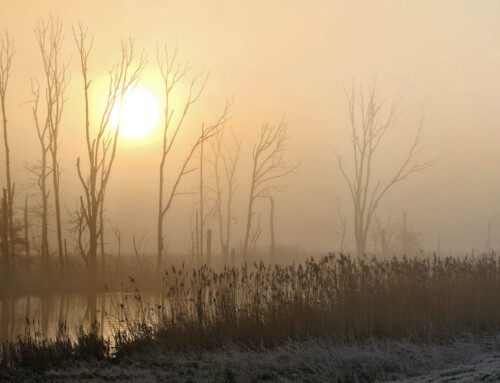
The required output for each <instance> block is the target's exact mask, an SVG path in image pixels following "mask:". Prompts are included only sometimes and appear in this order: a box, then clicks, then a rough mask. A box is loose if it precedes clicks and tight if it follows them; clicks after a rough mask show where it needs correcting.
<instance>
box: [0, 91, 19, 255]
mask: <svg viewBox="0 0 500 383" xmlns="http://www.w3.org/2000/svg"><path fill="white" fill-rule="evenodd" d="M1 103H2V116H3V139H4V146H5V173H6V176H7V201H6V202H7V218H8V222H7V223H6V224H7V227H8V230H9V236H10V258H11V259H14V258H15V251H16V246H15V233H14V202H13V198H14V196H13V194H14V193H13V191H14V189H13V186H12V183H11V179H10V148H9V141H8V137H7V115H6V112H5V95H3V96H2V99H1Z"/></svg>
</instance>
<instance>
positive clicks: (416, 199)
mask: <svg viewBox="0 0 500 383" xmlns="http://www.w3.org/2000/svg"><path fill="white" fill-rule="evenodd" d="M49 12H52V13H53V14H54V15H58V16H60V17H61V19H62V21H63V24H64V28H65V31H66V34H67V35H66V40H65V43H64V49H63V52H62V59H63V60H65V61H67V60H70V59H71V63H70V74H71V83H70V85H69V88H68V91H67V97H68V104H67V108H66V110H65V114H64V115H63V122H62V128H61V129H62V132H61V141H62V143H61V149H60V155H61V163H62V166H63V168H64V169H65V170H64V173H63V174H62V176H61V192H62V194H63V199H62V202H63V205H64V207H65V209H64V211H65V212H66V211H68V210H72V209H74V207H75V206H76V200H77V197H78V195H79V193H80V191H81V190H80V188H81V186H80V184H79V183H78V179H77V174H76V167H75V163H76V158H77V156H82V157H83V156H85V146H84V124H83V120H82V111H83V107H84V104H83V91H82V78H81V73H80V72H79V62H78V57H77V54H76V47H75V43H74V41H73V37H72V34H71V26H73V25H76V23H77V22H78V21H79V20H82V21H83V22H84V24H86V25H87V26H88V27H89V33H91V34H93V35H94V37H95V42H94V50H93V52H92V55H91V57H90V61H89V71H90V74H91V76H92V78H93V79H94V80H95V83H94V85H93V87H94V89H93V90H92V91H93V97H94V102H95V104H94V105H96V106H98V105H99V103H98V101H99V97H100V96H101V97H102V92H101V93H100V92H99V89H102V88H103V85H104V84H105V78H106V77H105V76H106V73H107V70H108V69H109V68H110V67H111V65H112V64H113V62H114V61H116V60H117V59H118V58H119V54H120V50H119V49H120V45H119V44H120V39H121V38H124V37H125V38H126V37H128V36H131V37H132V38H134V40H135V44H136V47H137V48H138V49H144V50H145V52H146V53H147V54H148V57H149V65H148V67H147V69H146V71H145V73H144V78H143V79H142V80H141V82H140V84H139V87H141V88H143V89H146V90H148V91H150V92H152V93H153V94H155V96H156V97H158V100H159V102H160V104H161V102H162V99H163V98H162V97H163V96H162V93H161V91H162V84H161V77H160V74H159V71H158V69H157V66H156V47H157V45H158V44H159V45H163V44H164V43H168V44H169V45H170V46H175V44H177V45H178V47H179V49H180V55H181V57H182V58H184V59H186V60H189V62H190V64H191V65H192V66H193V68H194V70H195V71H199V70H202V69H204V68H207V69H209V70H211V76H210V80H209V83H208V85H207V89H206V92H205V94H204V96H203V99H202V101H201V102H200V104H199V105H197V107H196V109H194V112H193V115H192V116H191V117H190V119H189V121H188V122H189V128H188V129H190V130H191V131H192V132H195V133H187V134H186V135H185V136H184V137H183V138H181V140H180V141H179V144H180V145H179V146H180V149H179V152H178V153H176V154H175V156H181V155H182V151H183V149H184V150H186V148H187V144H188V143H189V142H190V141H189V139H190V137H191V138H192V137H194V135H195V134H196V132H197V131H198V129H199V126H200V123H201V122H202V121H212V120H213V119H214V118H215V117H216V116H217V114H218V113H220V111H221V110H222V108H223V106H224V103H225V101H226V99H227V98H231V97H232V96H233V95H234V104H233V108H232V111H231V115H232V119H231V122H230V124H229V125H230V126H231V127H232V128H233V129H234V131H235V134H236V135H237V136H238V137H239V138H240V139H241V140H242V142H243V152H242V157H241V167H240V168H239V171H238V175H237V177H238V181H239V188H238V191H237V197H236V206H235V209H236V210H237V213H236V214H237V222H236V226H235V236H234V238H235V240H237V239H241V238H242V236H243V230H244V223H245V222H244V218H245V215H244V211H245V209H246V203H247V198H248V190H247V189H248V182H249V179H250V168H249V164H250V156H251V149H252V146H253V143H254V141H255V139H256V135H257V134H258V131H259V129H260V126H261V124H262V123H265V122H269V123H278V122H279V120H280V118H281V116H282V115H283V113H286V118H287V121H288V125H289V133H290V134H291V135H292V137H291V139H290V142H289V151H288V156H289V158H290V159H291V160H292V161H300V163H301V166H300V168H299V170H298V172H297V174H295V175H292V176H290V177H289V178H288V180H287V184H288V185H289V186H288V188H286V189H285V190H284V191H283V192H281V193H280V194H279V195H276V236H277V242H278V243H280V244H294V245H300V246H302V247H304V248H307V249H311V250H320V251H326V250H334V249H336V248H337V246H338V245H337V237H336V235H335V231H336V224H337V217H336V208H335V204H336V198H337V196H338V197H339V198H340V201H341V204H342V208H343V209H344V210H345V212H346V214H347V219H348V224H352V220H350V217H349V213H350V208H349V207H350V205H349V204H350V201H349V199H348V194H347V187H346V185H345V183H344V180H343V179H342V178H341V175H340V172H339V170H338V166H337V163H336V160H335V150H337V151H338V152H339V153H340V154H342V155H344V157H345V160H346V161H348V160H349V159H350V157H349V155H350V151H349V150H350V143H349V125H348V120H347V114H346V100H345V94H344V86H350V83H351V81H352V79H353V78H355V79H356V80H357V81H359V82H360V83H362V84H368V83H369V82H370V81H372V80H373V78H375V77H376V78H377V84H378V92H379V94H380V96H381V97H382V98H386V99H387V100H388V101H390V100H392V99H394V98H395V97H397V96H400V97H401V112H402V117H401V119H400V122H399V124H398V125H397V126H396V127H395V128H394V129H393V130H392V131H390V132H389V133H388V136H387V139H386V141H385V143H384V145H383V147H382V148H381V149H382V150H383V153H381V156H380V158H379V160H378V161H377V163H376V166H377V168H376V169H377V170H376V171H377V174H378V175H379V176H380V177H381V178H382V179H383V180H385V179H387V178H388V177H390V175H391V174H392V172H393V171H394V170H395V168H396V166H397V163H398V162H397V159H398V158H403V156H404V154H405V151H406V150H407V148H408V146H409V145H410V143H411V140H412V138H413V137H414V135H415V132H416V129H417V128H418V124H419V121H420V116H421V115H422V114H423V115H424V116H425V127H424V131H423V140H424V144H425V150H424V151H423V152H422V159H432V158H438V157H439V161H438V162H437V163H436V165H434V166H433V167H432V168H431V169H428V170H426V171H425V172H422V173H419V174H416V175H414V176H412V177H411V178H410V179H408V180H406V181H405V182H404V183H401V184H399V185H397V186H396V187H395V188H394V189H392V190H391V191H390V193H389V194H388V195H387V197H386V199H385V201H384V203H383V204H382V205H381V207H380V209H379V215H380V216H381V217H384V216H385V215H386V214H387V211H388V210H389V209H392V211H395V212H396V213H397V214H399V213H402V212H403V211H407V212H408V215H409V217H410V220H411V222H412V224H413V226H414V228H415V229H416V230H417V231H419V232H421V234H422V239H423V241H424V246H425V248H426V249H427V250H430V251H433V250H434V249H435V248H436V246H437V242H438V238H441V247H442V248H443V249H449V250H452V251H459V252H461V253H465V252H470V250H471V249H472V248H474V247H475V248H480V247H481V246H482V242H481V238H480V233H481V230H482V228H483V227H484V218H486V217H488V216H489V215H491V213H492V212H496V211H498V212H500V170H499V169H498V164H500V150H498V144H499V143H500V111H499V108H498V106H499V105H500V70H499V68H500V3H499V2H497V1H486V0H483V1H477V0H470V1H462V0H453V1H425V0H415V1H401V0H393V1H385V0H378V1H373V0H371V1H353V0H346V1H333V0H332V1H313V0H309V1H297V0H282V1H269V0H268V1H264V0H256V1H160V0H142V1H139V0H135V1H133V0H119V1H118V0H101V1H92V0H89V1H74V0H59V1H41V0H38V1H34V0H31V1H27V0H0V29H2V30H3V29H7V30H8V31H9V34H10V36H11V37H12V38H13V39H14V40H15V44H16V49H17V53H16V56H15V57H14V63H13V69H12V77H11V82H10V87H9V94H8V105H7V107H8V111H7V112H8V115H9V123H10V137H11V139H10V141H11V145H10V146H11V151H12V167H13V169H14V175H13V179H14V181H15V182H16V183H17V184H18V186H17V190H18V193H17V194H18V204H19V203H20V201H23V194H24V191H21V189H22V186H21V185H23V184H25V183H26V182H27V175H26V173H25V171H24V168H25V163H26V162H33V161H35V160H36V158H37V157H38V156H39V148H38V146H37V138H36V133H35V127H34V124H33V121H32V119H31V114H30V108H29V106H27V105H23V102H24V101H27V100H28V99H29V98H30V94H29V92H30V78H33V77H38V78H40V79H41V77H42V63H41V57H40V54H39V51H38V50H37V46H36V41H35V37H34V34H33V32H32V28H33V26H34V23H35V21H36V18H37V16H38V15H40V16H43V17H46V16H48V14H49ZM190 134H191V135H190ZM160 145H161V143H160V125H158V127H157V129H156V132H155V133H153V134H152V135H151V136H150V137H149V138H148V139H145V140H137V141H131V140H126V139H121V141H120V144H119V148H118V153H117V160H116V161H117V162H116V167H115V169H114V172H113V174H112V177H111V181H110V186H109V188H108V192H109V193H108V195H107V202H108V203H107V215H108V217H109V219H110V220H111V221H112V222H114V223H115V224H118V225H119V226H120V228H121V229H122V230H123V232H124V235H125V236H128V239H127V238H126V239H125V241H127V242H126V243H125V244H124V245H125V246H126V247H129V246H130V243H128V242H130V238H131V236H132V235H133V234H134V233H135V234H137V235H138V236H141V235H143V234H144V233H146V236H149V238H150V250H151V251H154V244H155V242H154V238H155V229H156V226H155V225H156V208H157V204H156V201H157V193H158V192H157V188H158V187H157V184H158V179H157V171H158V166H159V157H160V151H161V146H160ZM2 150H3V145H2ZM1 156H2V157H1V158H4V154H3V151H2V152H1ZM176 158H177V157H176ZM2 164H3V160H2ZM166 174H167V178H168V177H169V173H168V170H167V173H166ZM0 177H1V179H2V180H4V179H5V169H4V166H3V165H2V166H1V167H0ZM3 184H5V182H3ZM194 185H195V180H194V179H188V180H186V183H185V188H186V189H189V188H192V187H193V186H194ZM34 192H35V190H30V191H29V193H31V194H33V193H34ZM193 201H194V199H193V198H191V197H180V198H179V199H178V200H176V202H175V206H174V208H173V210H172V211H171V212H169V214H168V217H167V224H166V225H167V228H168V233H169V238H168V239H167V241H169V243H170V246H171V248H172V249H176V250H183V249H184V248H183V243H184V241H185V240H187V239H188V225H189V217H188V213H190V212H191V211H192V205H193ZM267 204H268V202H267V201H265V200H262V201H259V202H258V203H257V205H258V212H259V211H260V212H261V213H262V229H263V232H264V235H263V236H262V239H261V243H260V244H261V245H262V246H266V245H267V243H268V242H267V241H268V239H267V238H268V237H267V235H266V233H267V230H268V229H267V208H268V206H267ZM258 212H257V214H258ZM65 216H67V214H65ZM213 226H214V228H215V226H216V225H215V224H214V225H213ZM52 227H53V228H54V227H55V223H53V224H52ZM66 227H67V225H66ZM498 228H499V229H500V225H499V227H498ZM65 235H67V233H65ZM110 241H111V239H110ZM52 243H53V244H54V245H55V242H52ZM351 245H352V240H351ZM112 246H113V244H111V247H112Z"/></svg>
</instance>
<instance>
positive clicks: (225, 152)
mask: <svg viewBox="0 0 500 383" xmlns="http://www.w3.org/2000/svg"><path fill="white" fill-rule="evenodd" d="M240 150H241V142H239V141H238V140H237V139H236V137H235V136H234V134H233V135H232V143H231V144H230V145H226V144H225V143H224V129H221V131H220V132H219V134H217V135H216V136H215V140H213V141H212V152H213V160H212V161H210V162H211V164H212V166H213V168H214V174H215V188H216V189H215V192H216V199H215V207H216V209H217V210H216V214H217V218H218V222H219V240H220V247H221V253H222V259H223V261H224V263H225V264H227V263H228V261H229V246H230V245H231V225H232V223H233V221H234V217H233V215H232V204H233V196H234V193H235V191H236V188H237V186H238V185H237V183H236V179H235V174H236V166H237V164H238V160H239V157H240ZM224 198H225V201H224ZM223 205H224V206H225V212H224V208H223ZM224 213H225V215H224Z"/></svg>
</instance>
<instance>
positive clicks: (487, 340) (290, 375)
mask: <svg viewBox="0 0 500 383" xmlns="http://www.w3.org/2000/svg"><path fill="white" fill-rule="evenodd" d="M480 379H482V381H486V382H494V381H498V380H500V337H498V336H483V337H473V336H467V337H460V338H457V339H455V340H448V341H445V342H427V343H416V342H408V341H403V340H399V341H397V340H386V341H381V340H379V341H375V340H371V341H365V342H355V343H338V342H335V341H332V340H327V339H323V340H319V339H313V340H307V341H304V342H294V341H289V342H286V343H285V344H283V345H281V346H278V347H272V348H252V349H249V348H245V347H241V346H237V345H227V346H225V347H222V348H220V349H214V350H210V351H209V350H198V351H194V350H193V351H189V352H188V351H185V352H172V351H171V350H167V349H164V348H154V349H149V350H143V352H139V353H136V354H134V355H133V356H127V357H125V358H123V359H120V360H118V361H110V360H101V361H97V360H77V361H66V362H65V363H63V364H61V365H59V366H57V367H51V368H48V369H47V370H45V371H43V372H41V371H40V372H34V371H33V370H28V369H14V370H8V371H6V370H3V371H2V370H0V381H13V382H14V381H23V382H101V381H102V382H104V381H111V382H206V381H210V382H260V381H275V382H376V381H381V382H387V381H399V382H400V381H418V382H424V381H432V382H435V381H454V382H456V381H459V382H460V381H462V382H473V381H478V380H480Z"/></svg>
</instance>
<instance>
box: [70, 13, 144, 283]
mask: <svg viewBox="0 0 500 383" xmlns="http://www.w3.org/2000/svg"><path fill="white" fill-rule="evenodd" d="M73 36H74V39H75V42H76V46H77V49H78V53H79V56H80V57H79V58H80V64H81V70H82V75H83V84H84V86H83V90H84V95H85V139H86V144H87V154H88V175H87V176H84V174H83V172H82V166H81V162H80V157H78V159H77V163H76V167H77V170H78V177H79V179H80V182H81V185H82V187H83V191H84V193H83V196H81V197H80V209H79V210H78V214H77V217H79V221H80V222H78V220H77V222H78V223H79V229H80V230H81V229H86V230H87V231H88V239H89V246H88V249H83V248H82V247H81V246H80V251H83V252H84V254H82V256H83V257H84V259H85V258H86V259H87V261H88V267H89V276H90V283H91V287H93V288H95V286H96V276H97V275H96V274H97V247H98V243H99V236H100V235H101V233H102V229H101V228H100V227H99V226H100V221H99V217H100V214H101V210H102V209H103V202H102V201H103V200H104V197H105V191H106V186H107V184H108V181H109V177H110V175H111V170H112V167H113V163H114V160H115V155H116V146H117V142H118V136H119V133H120V116H121V107H122V104H123V97H124V95H125V93H126V92H127V91H129V90H131V89H133V88H134V87H135V86H136V84H137V82H138V81H139V79H140V76H141V74H142V71H143V69H144V67H145V65H146V59H145V57H144V55H143V54H141V55H140V57H139V58H138V59H137V58H136V54H135V51H134V44H133V41H132V40H131V39H129V40H128V41H127V42H122V45H121V56H122V57H121V60H120V61H119V62H118V63H117V64H115V65H114V66H113V68H112V69H111V70H110V72H109V86H108V94H107V101H106V104H105V107H104V111H103V112H102V114H101V117H100V123H98V125H97V127H96V134H95V136H92V129H91V126H90V113H91V111H90V103H89V87H90V84H91V80H89V78H88V64H87V61H88V57H89V54H90V52H91V49H92V44H93V39H91V41H90V42H89V41H88V38H87V29H85V28H83V26H82V24H81V23H80V24H79V26H78V28H76V29H75V28H73ZM115 107H117V108H120V109H119V110H120V113H119V117H118V122H117V126H116V128H115V131H114V132H112V131H111V130H110V126H109V119H110V116H111V113H112V111H113V109H114V108H115Z"/></svg>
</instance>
